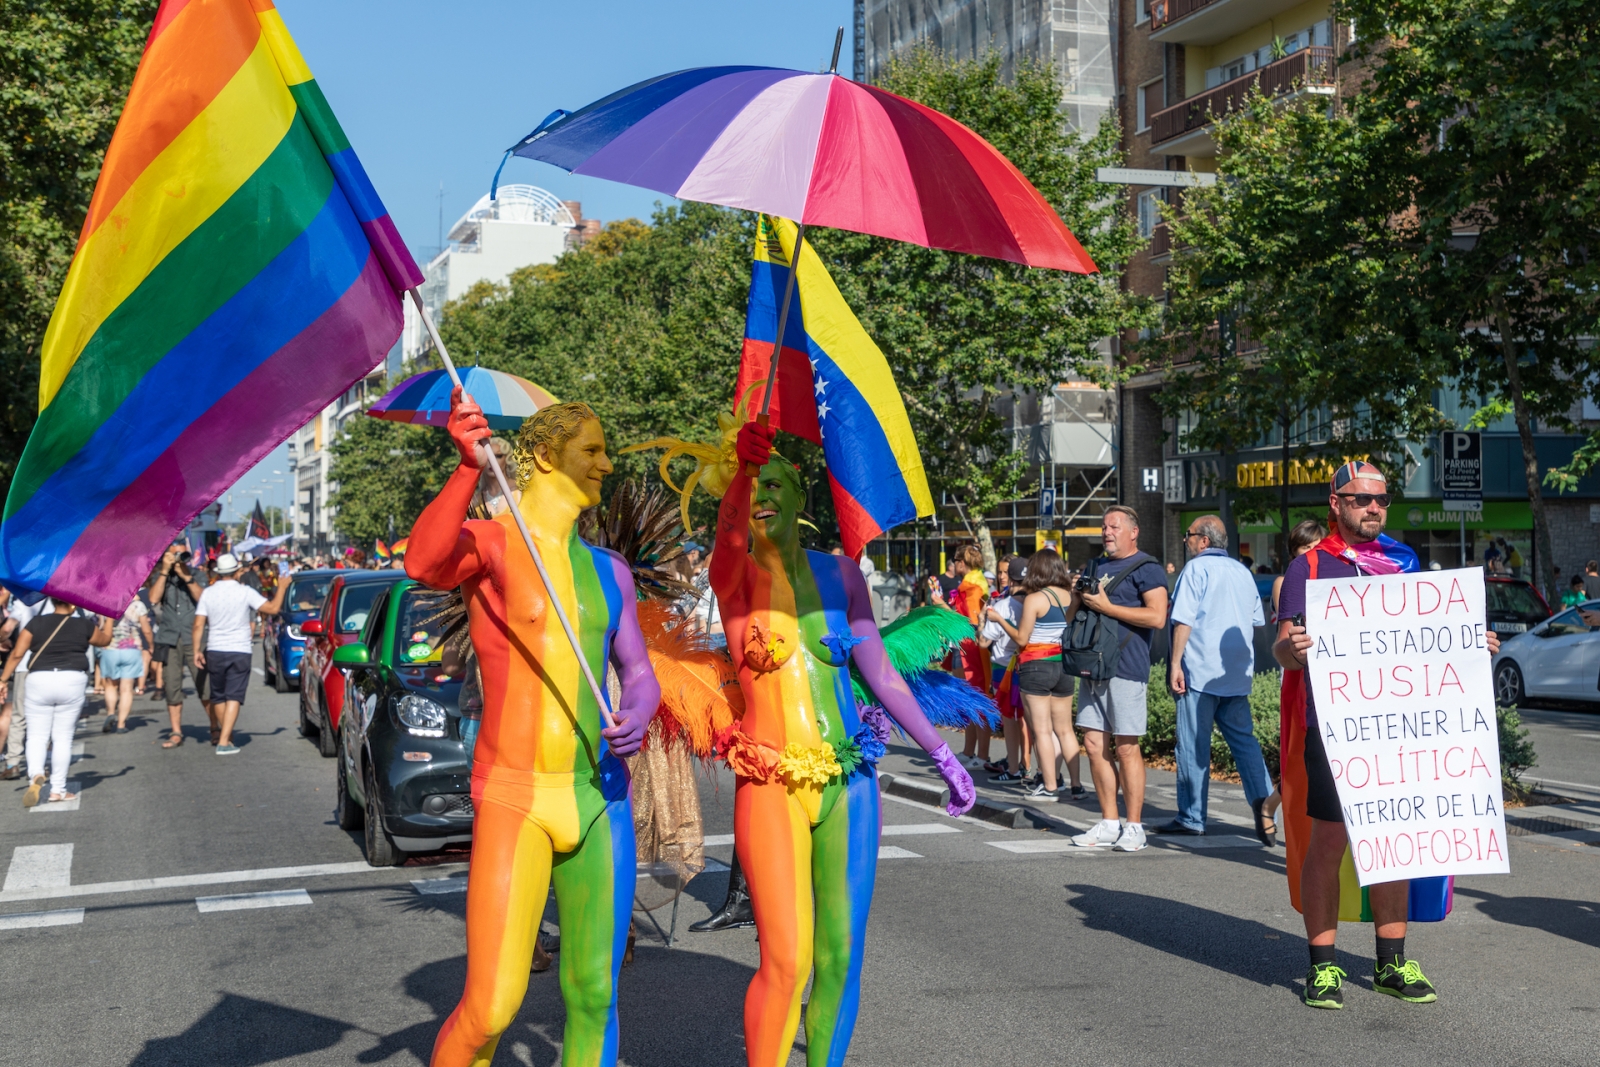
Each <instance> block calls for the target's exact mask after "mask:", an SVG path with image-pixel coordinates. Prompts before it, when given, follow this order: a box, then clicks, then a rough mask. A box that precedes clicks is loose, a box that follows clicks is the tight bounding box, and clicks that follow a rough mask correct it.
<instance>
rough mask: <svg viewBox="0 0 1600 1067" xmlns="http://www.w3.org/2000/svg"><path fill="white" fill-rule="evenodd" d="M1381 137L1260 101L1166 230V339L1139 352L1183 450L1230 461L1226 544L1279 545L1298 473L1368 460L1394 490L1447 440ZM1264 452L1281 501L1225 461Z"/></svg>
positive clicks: (1333, 115)
mask: <svg viewBox="0 0 1600 1067" xmlns="http://www.w3.org/2000/svg"><path fill="white" fill-rule="evenodd" d="M1386 132H1387V131H1379V132H1377V133H1375V132H1374V131H1372V130H1370V129H1368V128H1367V127H1366V126H1364V125H1363V124H1361V123H1359V122H1357V121H1355V119H1354V118H1353V117H1352V115H1351V114H1350V113H1349V112H1348V111H1346V110H1344V109H1342V108H1337V107H1336V108H1333V109H1330V108H1328V107H1327V105H1326V103H1325V102H1323V101H1322V100H1321V99H1319V98H1313V99H1312V101H1310V102H1305V103H1299V104H1289V105H1286V104H1285V103H1284V102H1282V101H1281V100H1274V99H1272V98H1269V97H1268V96H1266V95H1264V94H1262V93H1259V92H1258V93H1256V94H1255V95H1254V96H1252V97H1251V98H1250V100H1249V101H1248V102H1247V104H1246V106H1245V107H1244V108H1243V109H1241V111H1240V112H1238V113H1236V114H1234V115H1232V116H1230V117H1229V118H1228V119H1227V120H1226V121H1224V122H1221V123H1219V124H1218V125H1217V126H1216V127H1215V136H1216V139H1217V143H1218V149H1219V152H1218V171H1219V180H1218V181H1217V183H1216V184H1215V185H1212V186H1208V187H1200V188H1195V189H1191V190H1189V191H1188V192H1187V193H1186V194H1185V196H1184V198H1183V206H1182V210H1181V211H1179V212H1176V213H1174V217H1172V218H1171V219H1170V220H1169V221H1168V227H1169V228H1170V231H1171V233H1172V241H1173V247H1174V248H1175V249H1176V250H1177V252H1176V254H1175V255H1174V258H1173V266H1172V269H1171V270H1170V272H1169V276H1168V277H1169V290H1168V298H1169V299H1168V306H1167V309H1166V318H1165V328H1164V330H1163V332H1162V335H1161V336H1160V337H1158V338H1156V339H1154V340H1152V341H1150V342H1148V343H1146V344H1144V345H1143V346H1141V350H1140V351H1141V356H1142V358H1144V359H1146V360H1148V361H1149V364H1150V365H1151V366H1153V367H1158V368H1160V369H1163V370H1165V371H1166V385H1165V388H1164V389H1163V390H1162V392H1161V393H1160V394H1158V396H1157V402H1158V403H1159V404H1160V405H1161V406H1162V407H1163V408H1164V409H1165V410H1166V411H1167V413H1168V414H1169V415H1174V416H1176V415H1179V414H1180V413H1187V414H1188V415H1189V416H1190V421H1189V427H1190V428H1189V429H1188V430H1187V432H1186V444H1188V445H1189V446H1191V447H1196V448H1200V449H1205V450H1216V451H1219V452H1221V453H1222V454H1223V459H1224V472H1223V479H1222V484H1220V485H1219V486H1218V487H1217V488H1218V491H1219V495H1220V496H1221V498H1222V509H1221V510H1222V514H1223V518H1224V520H1225V521H1226V522H1227V523H1228V525H1229V527H1230V533H1234V532H1236V530H1237V524H1238V521H1239V520H1240V518H1249V519H1255V518H1260V517H1264V516H1265V515H1266V514H1269V513H1271V512H1272V511H1274V510H1276V511H1277V513H1278V519H1279V523H1280V538H1286V537H1287V533H1288V525H1289V522H1288V517H1289V484H1290V483H1289V477H1288V472H1289V470H1290V467H1291V463H1293V462H1295V461H1299V462H1302V463H1304V462H1306V461H1308V460H1321V461H1322V462H1324V463H1326V462H1337V461H1339V460H1342V459H1343V458H1345V457H1349V456H1358V455H1359V456H1369V457H1371V458H1372V459H1373V460H1374V461H1375V462H1377V463H1379V464H1380V465H1381V466H1384V467H1387V468H1388V470H1389V473H1390V475H1391V478H1394V477H1396V476H1397V475H1401V474H1402V473H1403V470H1404V465H1405V462H1406V456H1407V453H1406V450H1405V442H1406V441H1407V440H1414V441H1415V440H1421V441H1425V440H1427V439H1429V437H1430V436H1431V435H1432V434H1433V433H1434V432H1436V431H1437V430H1438V429H1439V428H1440V416H1439V413H1438V411H1437V409H1436V407H1435V405H1434V403H1433V388H1434V386H1435V385H1436V384H1437V382H1438V380H1439V377H1440V375H1441V373H1442V372H1441V370H1440V366H1441V364H1440V361H1439V360H1438V359H1433V360H1430V359H1429V358H1428V351H1429V348H1428V346H1426V345H1421V346H1419V345H1418V343H1417V339H1418V337H1419V336H1420V335H1423V334H1425V333H1426V332H1427V331H1428V329H1429V325H1428V323H1427V321H1426V319H1425V318H1424V317H1422V316H1420V315H1417V314H1415V313H1414V311H1415V307H1416V305H1415V302H1414V301H1407V300H1404V299H1401V298H1400V294H1397V291H1396V290H1397V279H1398V278H1399V277H1400V276H1401V275H1403V274H1404V270H1405V263H1406V260H1407V257H1408V256H1409V254H1410V253H1409V251H1408V249H1407V248H1406V247H1405V246H1404V243H1403V242H1404V237H1405V235H1404V233H1403V232H1401V231H1398V230H1397V229H1396V227H1395V226H1394V225H1393V224H1392V214H1393V204H1394V203H1395V200H1396V197H1397V196H1399V195H1403V190H1404V185H1403V172H1401V171H1398V170H1395V169H1393V168H1387V167H1378V168H1373V167H1372V166H1370V161H1371V159H1372V157H1373V156H1374V154H1376V153H1378V152H1380V151H1381V149H1382V148H1383V146H1384V144H1385V142H1386V136H1384V134H1386ZM1446 339H1448V338H1446ZM1433 340H1434V341H1435V342H1438V341H1439V340H1440V338H1439V337H1437V336H1435V337H1434V338H1433ZM1269 440H1275V441H1276V443H1277V444H1278V446H1279V448H1280V453H1279V464H1280V466H1279V475H1278V478H1277V482H1278V484H1277V486H1276V487H1274V488H1242V487H1240V486H1239V485H1238V484H1237V480H1236V478H1235V477H1234V473H1233V472H1234V470H1235V467H1234V464H1233V463H1232V462H1231V453H1233V452H1234V451H1235V450H1237V449H1240V448H1252V447H1256V446H1257V445H1259V444H1262V443H1265V442H1267V441H1269ZM1312 466H1313V469H1315V468H1316V467H1319V466H1321V464H1320V463H1315V462H1314V463H1313V464H1312ZM1234 543H1235V544H1237V539H1236V538H1234ZM1279 552H1280V557H1281V558H1282V559H1284V560H1287V559H1288V558H1289V555H1288V551H1287V545H1286V544H1285V543H1282V542H1280V546H1279Z"/></svg>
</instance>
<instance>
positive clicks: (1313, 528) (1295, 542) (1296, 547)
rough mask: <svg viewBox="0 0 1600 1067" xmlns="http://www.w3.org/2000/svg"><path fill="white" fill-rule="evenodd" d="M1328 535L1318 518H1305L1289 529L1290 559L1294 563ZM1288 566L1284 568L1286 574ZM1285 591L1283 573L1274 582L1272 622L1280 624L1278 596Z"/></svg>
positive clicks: (1326, 529)
mask: <svg viewBox="0 0 1600 1067" xmlns="http://www.w3.org/2000/svg"><path fill="white" fill-rule="evenodd" d="M1327 536H1328V528H1327V527H1326V526H1324V525H1322V523H1320V522H1318V521H1317V520H1316V519H1305V520H1303V521H1301V522H1297V523H1295V524H1294V525H1293V526H1292V527H1290V529H1289V561H1290V562H1291V563H1292V562H1294V561H1295V560H1297V559H1299V558H1300V557H1301V556H1303V555H1305V554H1306V553H1307V552H1310V551H1311V550H1312V549H1313V548H1316V547H1317V542H1318V541H1321V540H1322V539H1323V538H1324V537H1327ZM1287 573H1288V568H1287V567H1286V568H1284V574H1287ZM1282 591H1283V574H1280V575H1278V577H1277V579H1276V580H1275V581H1274V582H1273V583H1272V624H1273V625H1274V626H1276V625H1277V624H1278V596H1279V594H1280V593H1281V592H1282Z"/></svg>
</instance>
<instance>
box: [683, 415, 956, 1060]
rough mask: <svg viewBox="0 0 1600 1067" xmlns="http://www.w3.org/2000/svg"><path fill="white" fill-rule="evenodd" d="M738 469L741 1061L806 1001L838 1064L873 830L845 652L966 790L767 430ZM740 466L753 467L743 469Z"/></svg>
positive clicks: (723, 562)
mask: <svg viewBox="0 0 1600 1067" xmlns="http://www.w3.org/2000/svg"><path fill="white" fill-rule="evenodd" d="M738 457H739V460H740V461H741V462H740V468H739V473H738V474H736V475H735V476H733V478H732V480H731V483H730V484H729V487H728V490H727V492H726V493H725V494H724V495H723V498H722V506H721V511H720V514H719V516H718V521H717V542H716V551H715V553H714V554H713V555H712V557H711V584H712V588H713V589H714V590H715V591H716V594H717V598H718V600H719V602H720V604H721V608H722V618H723V623H724V626H725V627H726V630H727V633H728V647H729V652H730V653H731V654H732V655H733V658H734V666H735V667H736V668H737V669H738V672H739V685H740V688H741V689H742V690H743V693H744V700H745V715H744V719H743V722H742V724H741V728H740V730H739V731H738V732H737V733H734V734H733V735H732V737H731V739H730V740H729V742H728V744H727V745H726V746H725V749H726V754H727V759H728V762H729V764H730V765H731V766H732V767H733V769H734V771H735V773H736V775H737V786H736V790H735V793H734V802H733V812H734V814H733V818H734V849H735V851H736V852H737V853H738V857H739V863H740V865H741V866H742V867H743V869H744V872H745V876H746V877H747V878H748V880H749V883H750V893H751V897H752V899H753V902H754V905H755V916H756V927H757V930H758V932H759V937H760V941H761V966H760V969H759V970H758V971H757V972H756V976H755V978H754V979H753V980H752V981H751V983H750V988H749V991H748V992H747V993H746V995H745V1008H744V1024H745V1047H746V1050H747V1054H748V1056H749V1062H750V1064H751V1067H778V1065H781V1064H785V1063H787V1062H788V1061H789V1050H790V1048H791V1046H792V1045H793V1043H794V1035H795V1030H796V1028H797V1026H798V1025H799V1018H800V995H801V992H802V991H803V990H804V988H805V984H806V978H807V976H808V974H810V972H811V970H812V967H813V965H815V968H816V977H815V981H814V982H813V984H812V987H811V1000H810V1003H809V1005H808V1008H807V1011H806V1038H807V1051H806V1060H807V1062H808V1063H809V1064H811V1065H812V1067H821V1065H824V1064H827V1065H830V1067H832V1065H837V1064H841V1063H843V1062H844V1057H845V1052H846V1051H847V1049H848V1048H849V1044H850V1035H851V1033H852V1032H853V1030H854V1029H855V1021H856V1013H857V1011H858V1009H859V1007H860V982H861V962H862V957H863V952H864V949H865V940H866V929H867V911H868V908H869V907H870V906H871V903H872V889H873V882H874V876H875V874H876V868H877V862H878V835H879V830H880V827H881V819H880V812H879V800H878V783H877V777H876V775H875V774H874V772H873V763H875V762H876V757H877V756H878V755H881V754H882V752H883V746H882V742H881V740H880V739H879V738H878V735H877V734H875V732H874V730H873V728H872V727H871V726H867V727H865V728H864V727H863V726H862V723H861V720H860V717H859V716H858V714H857V711H856V704H855V700H854V697H853V696H852V691H851V687H850V677H849V664H850V661H851V659H852V658H853V659H854V661H855V665H856V667H857V669H858V670H859V671H860V672H861V674H862V676H863V678H864V679H865V681H866V683H867V685H868V686H869V687H870V688H871V690H872V692H873V695H874V696H875V697H876V698H877V699H878V701H879V703H880V704H881V705H882V706H883V708H884V709H885V710H886V711H887V712H888V713H889V715H890V716H892V717H893V718H894V720H895V722H897V723H898V724H899V725H900V727H901V728H902V729H903V730H905V732H906V733H907V734H908V735H910V737H911V738H912V740H914V741H915V742H916V743H917V744H919V745H921V746H922V747H923V748H924V749H926V750H927V751H928V753H929V754H930V755H931V756H932V757H933V759H934V762H935V764H936V765H937V766H938V768H939V772H940V774H941V775H943V776H944V779H945V781H946V782H948V783H949V785H950V795H951V798H952V800H951V804H950V809H951V814H952V815H958V814H961V813H964V812H965V811H967V810H968V809H970V808H971V807H972V803H973V799H974V792H973V788H972V779H971V778H970V777H968V775H967V773H966V771H965V770H963V769H962V768H961V766H960V764H958V763H957V762H956V759H955V757H954V756H953V755H951V753H950V747H949V746H948V745H946V744H945V743H944V742H943V741H942V740H941V739H940V737H939V734H938V733H937V731H935V730H934V728H933V726H932V725H931V724H930V723H929V722H928V719H927V717H926V716H924V715H923V713H922V711H921V709H920V708H919V707H918V706H917V702H916V700H915V699H914V698H913V697H912V695H911V692H910V690H909V689H908V688H907V686H906V684H905V682H904V680H902V679H901V677H900V676H899V675H898V674H897V673H895V670H894V668H893V666H891V664H890V662H889V658H888V656H887V654H886V653H885V651H884V646H883V642H882V640H881V638H880V637H879V635H878V629H877V625H876V622H875V620H874V618H873V615H872V606H871V600H870V598H869V595H868V593H867V586H866V582H865V581H864V580H863V579H862V577H861V571H860V568H859V567H857V565H856V564H855V562H854V561H853V560H851V559H850V558H849V557H846V556H829V555H824V554H822V553H820V552H808V551H806V550H805V549H803V548H801V547H800V542H799V526H798V522H797V520H798V517H799V510H800V505H801V502H802V500H803V499H804V493H803V491H802V488H801V485H800V477H799V474H798V472H797V471H796V470H795V467H794V465H793V464H791V463H788V462H787V461H785V460H783V459H781V458H779V457H777V456H774V455H772V432H771V431H770V430H768V429H766V428H765V427H760V426H758V425H756V424H755V423H749V424H747V425H746V426H745V427H744V428H743V429H742V430H741V431H740V433H739V438H738ZM745 464H754V465H755V466H756V467H758V468H759V474H758V475H757V476H756V477H755V478H751V477H750V476H749V475H748V474H747V473H745V472H746V469H747V468H746V466H745Z"/></svg>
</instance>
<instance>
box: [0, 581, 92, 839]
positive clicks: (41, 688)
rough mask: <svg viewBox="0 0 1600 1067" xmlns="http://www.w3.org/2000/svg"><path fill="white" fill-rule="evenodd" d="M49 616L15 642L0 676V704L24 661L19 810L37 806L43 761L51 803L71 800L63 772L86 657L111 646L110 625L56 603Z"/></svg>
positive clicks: (83, 684) (39, 618) (36, 618)
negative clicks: (24, 776) (23, 784)
mask: <svg viewBox="0 0 1600 1067" xmlns="http://www.w3.org/2000/svg"><path fill="white" fill-rule="evenodd" d="M53 607H54V610H53V611H52V612H51V613H50V614H48V615H35V616H34V617H33V619H32V620H31V621H29V623H28V625H27V626H26V627H25V628H24V629H23V631H22V633H21V634H19V635H18V636H17V641H16V644H14V645H13V646H12V648H11V654H10V655H9V656H7V657H6V665H5V668H4V669H3V670H0V700H4V699H5V698H6V696H7V690H8V689H9V687H10V683H11V679H12V678H13V677H14V676H15V675H16V673H17V668H18V666H20V664H21V663H22V660H23V657H24V656H26V657H28V660H29V664H28V682H27V690H26V695H25V697H24V705H23V711H24V713H25V714H26V715H27V717H28V737H27V759H28V779H29V784H28V788H27V791H26V792H25V793H24V794H23V797H22V806H23V807H25V808H31V807H33V806H34V805H35V804H37V803H39V791H40V789H41V788H42V787H43V786H44V784H45V781H46V777H45V758H46V757H47V756H48V757H49V761H50V775H49V779H48V780H49V782H50V803H52V804H54V803H57V802H59V801H63V800H71V799H72V798H73V797H74V796H75V795H76V794H74V793H69V792H67V766H68V764H70V763H71V762H72V733H73V730H75V729H76V728H77V725H78V715H79V714H80V713H82V711H83V698H84V688H85V687H86V686H87V685H88V684H89V676H88V672H87V671H86V670H85V669H84V668H85V667H86V666H87V656H88V653H89V650H90V649H91V648H104V647H106V646H107V645H109V644H110V643H111V620H110V619H109V618H97V617H95V616H91V615H85V614H82V613H79V612H78V611H77V609H76V608H74V607H73V605H71V604H69V603H67V602H66V601H65V600H57V601H55V602H54V604H53Z"/></svg>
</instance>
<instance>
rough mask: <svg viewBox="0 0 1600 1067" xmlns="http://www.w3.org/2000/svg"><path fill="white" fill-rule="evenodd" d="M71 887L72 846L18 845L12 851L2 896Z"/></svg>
mask: <svg viewBox="0 0 1600 1067" xmlns="http://www.w3.org/2000/svg"><path fill="white" fill-rule="evenodd" d="M71 884H72V846H71V845H18V846H17V847H16V848H14V849H12V850H11V866H10V867H9V868H7V869H6V882H5V889H4V892H7V893H9V892H12V891H13V890H17V889H60V888H61V887H62V886H69V885H71Z"/></svg>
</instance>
